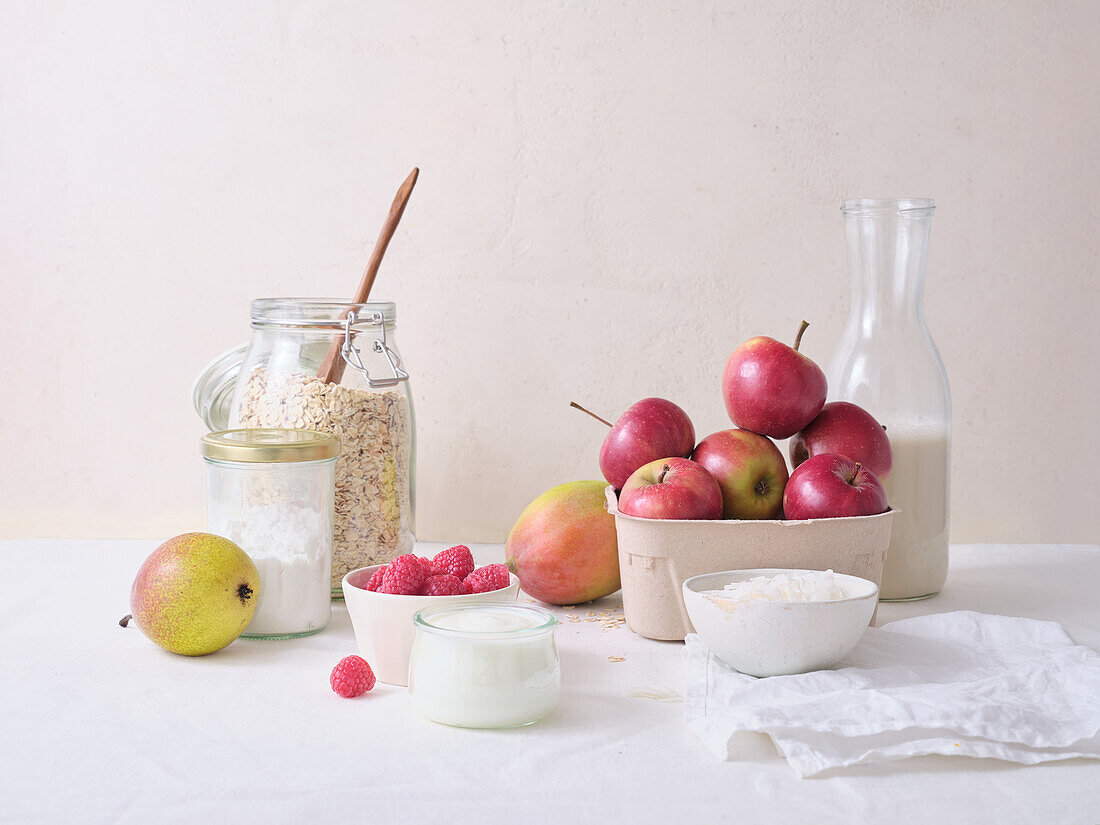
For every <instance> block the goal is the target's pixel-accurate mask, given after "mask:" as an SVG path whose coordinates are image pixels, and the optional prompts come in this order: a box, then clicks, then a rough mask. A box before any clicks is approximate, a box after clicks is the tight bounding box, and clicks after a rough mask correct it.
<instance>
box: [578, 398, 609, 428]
mask: <svg viewBox="0 0 1100 825" xmlns="http://www.w3.org/2000/svg"><path fill="white" fill-rule="evenodd" d="M569 406H570V407H576V408H577V409H578V410H580V411H581V412H582V413H588V414H589V415H590V416H592V417H593V418H595V419H596V420H597V421H599V422H600V423H602V424H606V425H607V426H608V427H612V426H614V425H613V424H612V423H611V422H610V421H608V420H606V419H603V418H600V417H599V416H598V415H596V414H595V413H594V412H592V410H586V409H585V408H584V407H582V406H581V405H580V404H578V403H577V402H576V401H570V402H569Z"/></svg>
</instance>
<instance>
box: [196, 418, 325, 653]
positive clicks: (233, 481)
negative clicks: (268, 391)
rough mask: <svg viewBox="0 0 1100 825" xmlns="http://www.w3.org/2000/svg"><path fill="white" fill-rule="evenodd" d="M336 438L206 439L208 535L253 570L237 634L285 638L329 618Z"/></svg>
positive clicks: (234, 433) (288, 433)
mask: <svg viewBox="0 0 1100 825" xmlns="http://www.w3.org/2000/svg"><path fill="white" fill-rule="evenodd" d="M339 451H340V442H339V440H338V439H337V438H336V437H335V436H332V435H329V434H327V433H319V432H312V431H310V430H283V429H253V430H225V431H222V432H216V433H208V434H207V435H205V436H203V438H202V455H203V460H204V462H205V463H206V529H207V530H208V531H209V532H211V533H214V534H215V535H219V536H224V537H225V538H227V539H229V540H230V541H233V542H235V543H236V544H237V545H238V546H239V547H240V548H241V549H242V550H244V551H245V553H247V554H248V556H249V558H251V559H252V561H253V563H254V564H255V565H256V570H257V571H258V572H259V574H260V588H259V590H260V593H259V599H258V601H257V604H256V612H255V614H254V615H253V617H252V621H251V623H250V624H249V625H248V627H247V628H245V631H244V633H243V634H242V635H244V636H251V637H258V638H269V639H272V638H274V639H288V638H293V637H297V636H308V635H310V634H313V633H317V632H318V631H320V630H322V629H323V628H324V627H325V625H327V624H328V622H329V618H330V616H331V614H332V598H331V596H330V581H331V578H332V522H333V512H334V505H333V492H334V489H335V485H334V478H333V477H334V472H335V465H336V456H337V453H339Z"/></svg>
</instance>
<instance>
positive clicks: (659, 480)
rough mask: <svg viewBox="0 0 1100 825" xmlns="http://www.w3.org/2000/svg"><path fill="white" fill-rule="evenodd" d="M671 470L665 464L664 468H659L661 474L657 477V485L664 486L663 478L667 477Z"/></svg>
mask: <svg viewBox="0 0 1100 825" xmlns="http://www.w3.org/2000/svg"><path fill="white" fill-rule="evenodd" d="M671 469H672V468H671V467H669V466H668V465H667V464H666V465H665V466H664V467H662V468H661V474H660V475H659V476H657V483H658V484H664V483H665V476H666V475H668V471H669V470H671Z"/></svg>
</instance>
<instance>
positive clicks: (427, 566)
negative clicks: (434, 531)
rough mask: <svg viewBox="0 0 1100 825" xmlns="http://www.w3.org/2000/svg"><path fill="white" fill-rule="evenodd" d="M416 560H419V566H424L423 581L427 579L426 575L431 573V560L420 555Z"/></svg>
mask: <svg viewBox="0 0 1100 825" xmlns="http://www.w3.org/2000/svg"><path fill="white" fill-rule="evenodd" d="M418 561H419V562H420V566H421V567H423V568H424V581H427V580H428V577H429V576H430V575H432V560H431V559H426V558H424V557H423V556H420V557H419V558H418Z"/></svg>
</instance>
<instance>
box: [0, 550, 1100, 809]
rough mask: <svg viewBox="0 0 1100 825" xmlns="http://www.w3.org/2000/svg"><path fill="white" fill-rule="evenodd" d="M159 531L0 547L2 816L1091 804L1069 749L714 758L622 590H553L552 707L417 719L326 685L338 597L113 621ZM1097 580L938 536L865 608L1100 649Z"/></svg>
mask: <svg viewBox="0 0 1100 825" xmlns="http://www.w3.org/2000/svg"><path fill="white" fill-rule="evenodd" d="M154 545H155V542H146V541H88V540H34V541H31V540H21V541H9V542H3V543H0V654H2V666H0V668H2V669H0V701H2V702H3V712H2V718H3V722H2V724H0V729H2V735H0V748H2V751H3V755H2V757H0V759H2V764H0V821H3V822H18V823H34V822H64V823H77V822H80V823H90V822H120V823H131V822H132V823H147V822H154V821H155V822H192V823H193V822H207V823H220V822H230V821H233V822H260V823H267V822H299V821H303V822H304V821H309V822H318V823H319V822H344V821H347V822H352V821H356V822H373V823H418V822H457V821H478V822H489V823H493V822H500V821H515V822H523V823H543V822H546V823H550V822H553V823H557V824H559V825H560V823H565V822H602V821H608V822H627V821H629V822H632V823H642V822H670V823H672V822H688V821H695V822H700V823H701V822H737V823H750V822H757V821H768V822H796V821H813V822H814V823H815V825H816V824H817V823H821V825H824V823H831V822H837V823H845V825H849V823H852V822H868V823H878V822H889V823H891V824H892V825H893V824H894V823H905V822H928V823H943V822H967V823H984V822H989V823H1004V822H1052V823H1053V822H1057V823H1088V825H1096V823H1097V822H1100V763H1098V762H1090V761H1087V760H1071V761H1068V762H1061V763H1055V764H1047V765H1039V766H1035V767H1021V766H1017V765H1011V764H1006V763H1001V762H997V761H993V760H975V759H965V758H950V757H923V758H919V759H912V760H908V761H905V762H899V763H891V764H887V765H876V766H867V767H862V768H856V769H849V770H846V771H843V772H834V773H831V774H827V775H825V776H823V777H821V778H816V779H807V780H799V779H797V778H796V777H795V776H794V774H793V772H792V771H791V769H790V768H789V767H788V766H787V765H786V764H785V762H784V761H783V760H782V759H781V758H780V757H779V756H777V755H776V752H775V749H774V748H773V747H772V745H771V743H770V741H769V740H768V739H767V738H766V737H763V736H761V735H757V734H751V735H748V736H746V739H745V742H744V745H743V748H742V749H741V750H740V751H739V753H738V758H737V759H736V760H735V761H732V762H721V761H719V760H717V759H716V758H715V757H714V756H713V755H712V754H711V753H710V752H709V751H708V750H707V749H706V748H705V747H704V746H703V744H702V742H700V741H698V740H697V739H696V738H695V736H694V735H693V734H692V733H691V732H690V731H689V730H688V728H687V726H686V725H685V724H684V720H683V705H682V704H680V703H676V702H672V703H668V702H658V701H654V700H652V699H647V698H629V696H628V694H629V693H630V692H631V691H632V690H633V689H638V688H642V689H666V690H670V691H675V692H676V693H680V694H682V693H683V667H682V664H681V661H680V653H681V650H682V648H683V645H682V644H681V643H678V642H653V641H649V640H646V639H643V638H641V637H638V636H636V635H634V634H633V633H631V632H630V631H629V630H628V629H626V628H625V627H622V626H618V627H614V628H613V629H607V628H606V627H605V625H606V624H608V623H607V622H604V621H600V619H601V618H604V617H608V616H615V615H621V600H620V598H619V596H618V594H616V595H615V596H612V597H609V598H607V599H604V600H602V601H601V602H598V603H596V604H594V605H591V606H581V607H577V608H575V609H572V610H565V609H562V608H558V609H557V613H558V615H559V617H560V618H561V619H562V624H561V626H560V627H559V629H558V644H559V648H560V653H561V660H562V672H563V682H564V692H563V696H562V702H561V706H560V707H559V709H558V710H557V711H556V712H555V713H554V715H553V716H551V717H550V718H548V719H547V720H544V721H543V722H540V723H539V724H537V725H534V726H531V727H529V728H523V729H519V730H512V731H471V730H459V729H453V728H448V727H444V726H441V725H436V724H433V723H431V722H427V721H424V720H422V719H420V718H418V717H416V716H414V715H413V714H412V713H411V711H410V709H409V707H408V704H407V697H406V696H405V693H404V689H399V688H394V687H389V686H387V685H382V684H380V685H379V686H378V687H377V688H375V690H374V691H373V692H372V693H371V694H368V695H367V696H366V697H363V698H362V699H358V700H352V701H349V700H344V699H340V698H339V697H337V696H336V695H335V694H333V693H332V692H331V690H330V689H329V686H328V674H329V671H330V670H331V668H332V666H333V665H334V664H335V663H336V662H337V661H338V660H339V659H340V658H341V657H343V656H345V655H348V654H350V653H355V652H357V651H356V649H355V640H354V637H353V636H352V631H351V625H350V622H349V620H348V617H347V614H346V612H345V611H344V609H343V607H342V606H339V607H337V608H336V610H335V611H334V616H333V621H332V624H331V625H330V626H329V628H328V629H326V630H325V631H324V632H322V633H320V634H318V635H317V636H313V637H310V638H306V639H300V640H295V641H258V640H243V639H242V640H238V641H237V642H235V643H234V644H232V645H231V646H230V647H228V648H226V649H225V650H223V651H221V652H220V653H217V654H215V655H212V656H207V657H203V658H197V659H191V658H185V657H181V656H175V655H172V654H170V653H165V652H163V651H161V650H160V649H159V648H157V647H155V646H154V645H153V644H152V643H151V642H149V641H148V640H147V639H146V638H145V637H144V636H142V634H141V632H140V631H139V630H137V628H136V627H133V626H131V627H130V628H128V629H123V628H121V627H119V626H118V619H119V618H120V617H121V616H123V615H124V614H126V613H128V612H129V609H128V605H127V601H128V594H129V588H130V583H131V581H132V578H133V575H134V573H135V572H136V571H137V568H138V566H139V565H140V563H141V561H142V559H143V558H144V557H145V556H146V555H147V554H148V553H149V552H150V551H151V550H152V549H153V547H154ZM474 549H475V553H476V554H477V555H478V557H479V561H482V562H484V561H489V560H493V559H494V558H499V555H500V552H501V551H500V548H499V547H493V546H490V547H480V548H479V547H475V548H474ZM418 550H419V552H421V553H422V554H426V553H432V552H435V550H436V546H434V545H424V546H422V547H421V548H418ZM1098 582H1100V547H1095V546H1076V547H1066V546H1039V545H1032V546H1004V545H975V546H956V547H953V548H952V562H951V575H950V577H949V579H948V585H947V589H946V590H945V591H944V592H943V593H942V594H941V595H940V596H939V597H937V598H935V599H932V600H928V601H924V602H913V603H908V604H884V605H882V606H881V608H880V610H879V622H880V623H883V622H887V621H891V620H893V619H897V618H901V617H905V616H913V615H918V614H923V613H929V612H941V611H948V610H959V609H973V610H980V611H985V612H990V613H1003V614H1008V615H1015V616H1031V617H1035V618H1041V619H1049V620H1053V621H1057V622H1060V623H1061V624H1062V625H1063V626H1064V627H1065V628H1066V630H1067V631H1068V632H1069V634H1070V635H1071V636H1072V637H1073V639H1074V641H1075V642H1077V643H1079V644H1084V645H1089V646H1090V647H1093V648H1100V599H1097V597H1096V586H1097V583H1098ZM522 598H524V597H523V596H522V595H521V599H522ZM590 614H592V615H590ZM589 619H592V620H593V621H588V620H589ZM611 657H622V659H623V661H621V662H620V661H612V660H611Z"/></svg>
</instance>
